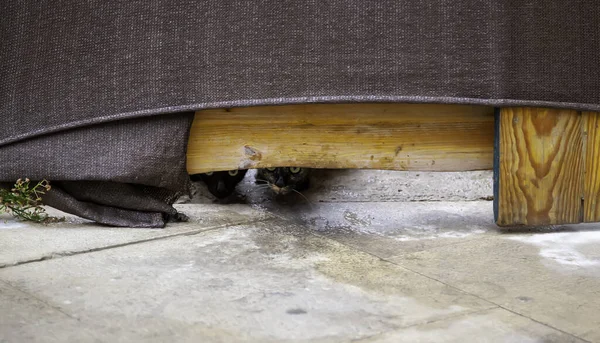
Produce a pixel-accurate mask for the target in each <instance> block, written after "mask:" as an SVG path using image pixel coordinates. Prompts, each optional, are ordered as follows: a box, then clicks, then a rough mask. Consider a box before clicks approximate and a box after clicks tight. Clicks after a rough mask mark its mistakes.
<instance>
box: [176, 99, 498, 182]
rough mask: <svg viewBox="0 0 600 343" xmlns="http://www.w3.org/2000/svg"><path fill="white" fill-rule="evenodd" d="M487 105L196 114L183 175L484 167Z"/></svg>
mask: <svg viewBox="0 0 600 343" xmlns="http://www.w3.org/2000/svg"><path fill="white" fill-rule="evenodd" d="M493 140H494V114H493V108H490V107H482V106H462V105H424V104H381V103H379V104H308V105H286V106H260V107H244V108H229V109H211V110H204V111H199V112H197V113H196V118H195V121H194V123H193V126H192V130H191V136H190V140H189V146H188V154H187V156H188V160H187V164H188V172H189V173H190V174H193V173H201V172H207V171H219V170H230V169H246V168H264V167H277V166H280V167H282V166H298V167H312V168H360V169H395V170H418V171H466V170H483V169H491V168H492V155H493Z"/></svg>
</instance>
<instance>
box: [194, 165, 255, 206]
mask: <svg viewBox="0 0 600 343" xmlns="http://www.w3.org/2000/svg"><path fill="white" fill-rule="evenodd" d="M246 172H248V170H247V169H241V170H228V171H218V172H208V173H203V174H193V175H190V179H191V180H192V181H203V182H204V183H205V184H206V187H207V188H208V191H209V192H210V193H211V194H212V195H214V196H216V197H217V198H219V199H224V198H227V197H228V196H230V195H231V194H232V193H233V192H234V191H235V186H236V185H237V184H238V183H240V182H241V181H242V180H243V179H244V176H246Z"/></svg>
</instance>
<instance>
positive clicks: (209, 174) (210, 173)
mask: <svg viewBox="0 0 600 343" xmlns="http://www.w3.org/2000/svg"><path fill="white" fill-rule="evenodd" d="M212 173H213V172H208V173H204V174H205V175H208V176H211V175H212Z"/></svg>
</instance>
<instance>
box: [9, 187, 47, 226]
mask: <svg viewBox="0 0 600 343" xmlns="http://www.w3.org/2000/svg"><path fill="white" fill-rule="evenodd" d="M50 189H52V187H51V186H50V183H49V182H48V181H47V180H42V181H40V182H38V183H33V184H32V183H31V180H29V179H25V180H22V179H18V180H17V182H16V183H15V185H14V187H13V188H12V189H10V190H7V189H0V213H2V212H6V213H9V214H11V215H13V216H15V217H17V218H19V219H21V220H25V221H32V222H36V223H48V222H53V221H56V218H54V217H50V216H48V214H47V213H46V210H45V209H44V208H43V207H42V197H41V196H42V195H44V194H46V192H48V191H50Z"/></svg>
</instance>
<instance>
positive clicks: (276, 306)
mask: <svg viewBox="0 0 600 343" xmlns="http://www.w3.org/2000/svg"><path fill="white" fill-rule="evenodd" d="M250 177H251V176H250ZM315 178H316V179H319V180H320V181H317V182H314V183H313V187H312V190H310V191H308V192H306V194H305V195H306V197H307V199H308V200H305V199H303V198H302V197H300V196H292V197H290V198H287V199H273V198H272V196H271V195H270V194H269V193H268V192H267V191H266V190H264V189H259V188H257V187H255V186H254V185H253V184H252V182H251V180H249V179H248V180H247V181H245V182H244V183H243V184H242V185H240V187H239V190H240V192H241V194H242V195H244V196H240V197H233V198H232V199H230V200H229V201H227V202H226V203H214V202H213V199H211V198H210V197H209V196H208V195H207V194H206V192H205V191H204V190H203V189H202V187H201V186H200V187H199V190H198V193H197V194H196V195H195V196H194V198H193V199H191V201H190V202H188V203H186V204H181V205H177V206H178V208H179V209H180V210H181V211H183V212H184V213H186V214H188V215H190V217H191V220H190V221H189V222H188V223H181V224H171V225H169V226H168V227H167V228H166V229H164V230H144V229H116V228H107V227H102V226H98V225H95V224H92V223H89V222H86V221H83V220H80V219H78V218H74V217H67V221H66V222H65V223H60V224H52V225H48V226H43V225H31V224H24V223H20V222H15V221H13V220H12V219H10V218H8V217H3V219H2V220H1V221H0V342H141V341H143V342H586V341H588V342H600V226H599V225H577V226H561V227H548V228H539V229H537V230H533V231H525V230H520V231H518V230H510V231H509V230H501V229H499V228H498V227H496V226H495V225H494V224H493V214H492V202H491V201H487V200H485V199H488V197H489V196H490V195H491V175H490V173H488V172H474V173H460V174H458V173H454V174H453V173H439V174H431V173H403V172H382V171H320V172H318V173H317V175H315ZM488 200H489V199H488Z"/></svg>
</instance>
